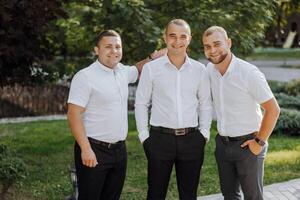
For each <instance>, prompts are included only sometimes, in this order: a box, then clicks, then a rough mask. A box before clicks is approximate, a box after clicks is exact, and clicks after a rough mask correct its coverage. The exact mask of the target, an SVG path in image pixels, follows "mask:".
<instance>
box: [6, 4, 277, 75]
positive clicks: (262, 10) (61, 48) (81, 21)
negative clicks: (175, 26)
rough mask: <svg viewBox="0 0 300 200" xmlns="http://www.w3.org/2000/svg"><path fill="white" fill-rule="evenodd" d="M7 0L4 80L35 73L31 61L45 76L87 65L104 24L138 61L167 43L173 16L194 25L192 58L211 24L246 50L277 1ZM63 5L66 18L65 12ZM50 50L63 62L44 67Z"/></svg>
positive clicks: (235, 47)
mask: <svg viewBox="0 0 300 200" xmlns="http://www.w3.org/2000/svg"><path fill="white" fill-rule="evenodd" d="M6 1H7V2H8V3H7V4H5V3H2V2H4V1H1V4H3V6H2V5H1V26H3V31H1V32H0V37H1V41H5V42H4V43H3V44H2V43H1V46H0V49H1V54H0V56H1V71H4V72H5V74H6V75H2V73H1V79H2V80H3V78H6V79H9V80H15V79H14V78H12V77H21V76H24V77H26V79H28V78H30V76H28V74H30V72H31V73H32V66H33V64H35V65H37V66H38V67H35V68H34V69H35V71H34V72H35V74H36V75H38V77H43V75H45V72H46V74H47V73H48V74H51V77H52V79H55V78H61V77H62V76H63V75H64V74H73V73H74V71H77V70H78V68H82V67H85V66H86V63H87V62H88V60H89V62H90V59H89V58H91V57H92V56H93V54H92V48H93V46H94V40H95V36H96V35H97V34H98V33H99V32H100V31H101V30H104V29H115V30H117V31H118V32H119V33H120V34H121V36H122V40H123V48H124V56H123V61H122V62H124V63H127V64H134V63H135V61H138V60H140V59H142V58H145V57H146V56H147V55H148V54H149V53H151V52H152V51H153V50H154V49H157V48H162V47H163V46H164V42H163V39H162V36H163V31H164V28H165V25H166V24H167V22H168V21H170V20H171V19H174V18H182V19H185V20H186V21H187V22H188V23H189V24H190V25H191V29H192V35H193V40H192V43H191V47H190V53H191V55H192V57H194V58H199V57H200V56H201V55H202V47H201V34H202V33H203V31H204V30H205V29H206V28H208V27H209V26H211V25H220V26H223V27H224V28H225V29H227V30H228V33H229V36H230V37H231V38H232V39H233V51H234V52H235V53H242V54H247V53H249V52H251V51H252V49H253V47H254V45H255V42H256V41H257V40H259V39H260V38H262V37H263V33H264V29H265V27H266V26H267V25H268V23H269V22H270V21H271V19H272V15H273V10H274V2H275V0H234V1H233V0H220V1H214V0H208V1H198V0H173V1H166V0H88V1H86V0H70V1H68V3H65V4H61V3H58V2H59V1H55V0H51V1H50V0H48V1H46V0H43V1H16V0H11V1H8V0H6ZM6 1H5V2H6ZM20 2H23V3H20ZM21 5H22V6H21ZM64 11H65V12H66V13H67V15H68V16H69V17H68V18H63V16H65V13H64ZM2 22H4V23H2ZM2 24H3V25H2ZM1 30H2V27H1ZM15 32H16V33H15ZM19 36H21V37H19ZM50 56H56V61H57V60H58V61H59V62H56V63H53V62H51V63H50V64H49V63H48V66H47V67H46V68H41V67H40V66H41V65H42V64H43V63H45V62H42V61H45V60H49V57H50ZM79 58H84V59H85V61H84V62H82V60H81V59H79ZM66 61H67V62H66ZM53 76H54V78H53ZM7 77H10V78H7ZM23 80H24V79H23Z"/></svg>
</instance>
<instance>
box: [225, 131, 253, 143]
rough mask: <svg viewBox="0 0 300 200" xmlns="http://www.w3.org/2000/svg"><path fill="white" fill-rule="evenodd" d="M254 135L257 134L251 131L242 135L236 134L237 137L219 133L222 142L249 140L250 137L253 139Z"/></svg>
mask: <svg viewBox="0 0 300 200" xmlns="http://www.w3.org/2000/svg"><path fill="white" fill-rule="evenodd" d="M256 135H257V132H253V133H250V134H247V135H242V136H237V137H229V136H222V135H220V134H219V136H220V138H221V139H222V140H223V141H224V142H229V141H244V140H250V139H254V138H255V136H256Z"/></svg>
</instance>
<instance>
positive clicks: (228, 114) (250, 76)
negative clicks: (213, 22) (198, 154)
mask: <svg viewBox="0 0 300 200" xmlns="http://www.w3.org/2000/svg"><path fill="white" fill-rule="evenodd" d="M207 69H208V74H209V77H210V81H211V89H212V98H213V105H214V108H215V111H216V114H217V127H218V132H219V134H220V135H223V136H231V137H236V136H241V135H245V134H249V133H252V132H255V131H258V130H259V128H260V124H261V121H262V112H261V108H260V104H262V103H264V102H266V101H268V100H270V99H271V98H273V93H272V91H271V89H270V87H269V85H268V83H267V81H266V78H265V76H264V74H263V73H262V72H261V71H260V70H259V69H258V68H257V67H256V66H254V65H252V64H250V63H248V62H246V61H244V60H241V59H239V58H237V57H235V56H234V55H233V56H232V60H231V63H230V65H229V67H228V69H227V71H226V73H225V74H223V76H222V75H221V74H220V72H219V71H218V70H217V69H216V67H215V66H214V64H212V63H209V64H208V65H207Z"/></svg>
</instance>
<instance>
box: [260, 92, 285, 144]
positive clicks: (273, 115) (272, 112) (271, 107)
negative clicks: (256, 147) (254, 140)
mask: <svg viewBox="0 0 300 200" xmlns="http://www.w3.org/2000/svg"><path fill="white" fill-rule="evenodd" d="M262 107H263V108H264V116H263V119H262V122H261V126H260V130H259V132H258V135H257V137H258V138H259V139H261V140H263V141H267V140H268V138H269V136H270V135H271V133H272V131H273V129H274V127H275V125H276V122H277V119H278V117H279V114H280V108H279V106H278V104H277V102H276V100H275V99H274V98H273V99H271V100H269V101H268V102H266V103H265V104H263V105H262Z"/></svg>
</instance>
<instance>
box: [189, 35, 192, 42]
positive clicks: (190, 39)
mask: <svg viewBox="0 0 300 200" xmlns="http://www.w3.org/2000/svg"><path fill="white" fill-rule="evenodd" d="M191 41H192V36H191V35H190V38H189V44H190V43H191Z"/></svg>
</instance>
